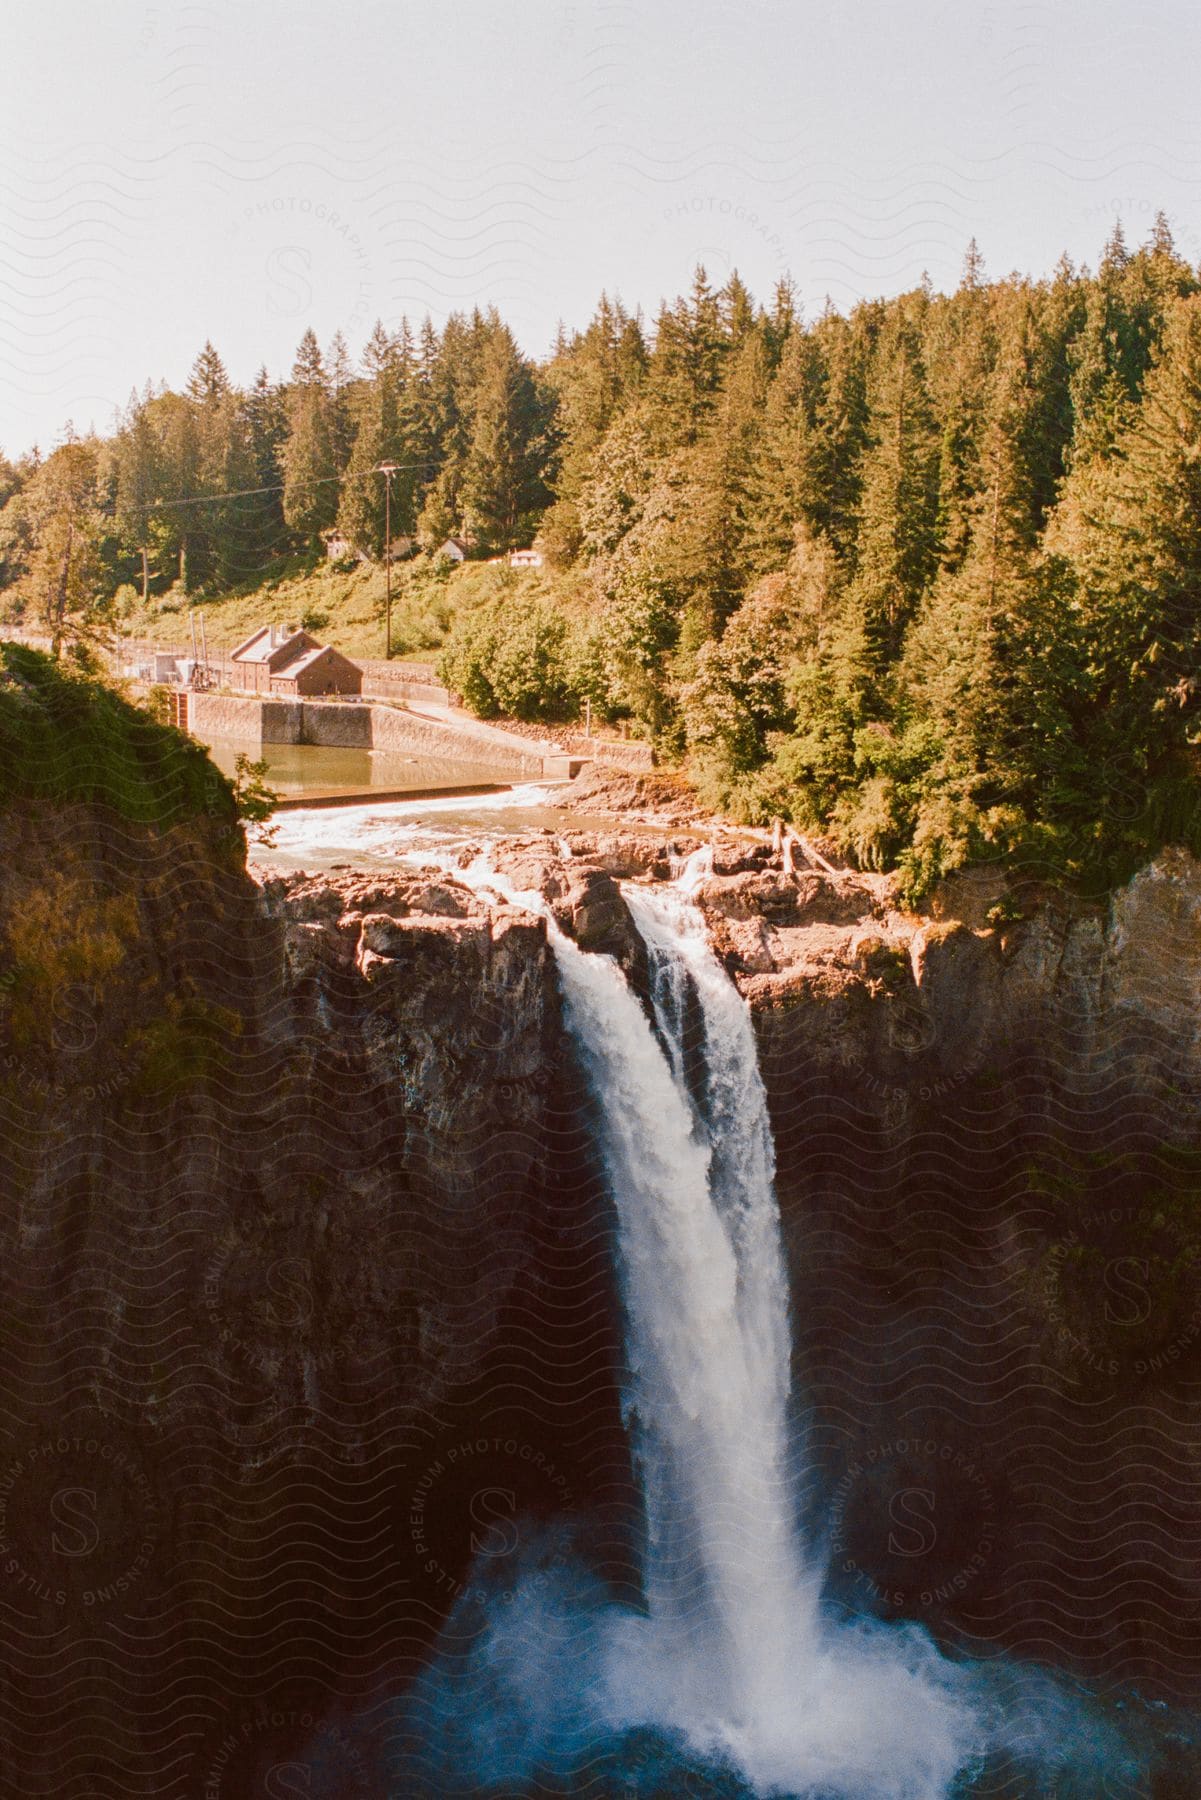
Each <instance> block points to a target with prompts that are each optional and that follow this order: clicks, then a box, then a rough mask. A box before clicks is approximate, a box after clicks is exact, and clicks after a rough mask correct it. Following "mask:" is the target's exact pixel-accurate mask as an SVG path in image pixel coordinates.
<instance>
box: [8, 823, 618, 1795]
mask: <svg viewBox="0 0 1201 1800" xmlns="http://www.w3.org/2000/svg"><path fill="white" fill-rule="evenodd" d="M228 831H229V826H228V823H221V824H218V823H214V822H212V821H209V820H206V819H204V818H200V819H198V820H193V821H191V822H189V823H188V824H186V825H180V826H178V827H177V828H175V829H173V830H169V831H161V832H160V831H155V830H153V829H144V828H142V827H138V826H133V825H131V824H130V823H129V822H128V821H122V820H119V819H117V818H116V817H115V816H113V815H111V814H108V813H106V812H104V811H102V810H97V809H95V808H84V807H78V808H75V809H70V810H62V809H60V810H58V811H56V812H54V813H47V812H44V813H43V815H42V822H41V823H39V824H34V823H32V822H31V821H30V820H28V819H24V820H19V819H18V818H16V817H15V816H13V815H9V816H8V817H7V818H6V819H5V821H4V831H3V873H2V875H0V943H2V944H3V947H4V955H3V963H2V965H0V966H2V967H3V970H4V973H5V987H4V1000H5V1005H4V1012H3V1025H4V1047H3V1063H2V1073H3V1095H4V1119H3V1130H2V1134H0V1135H2V1153H3V1194H4V1204H3V1232H4V1251H5V1254H4V1259H3V1268H2V1269H0V1283H2V1286H3V1296H2V1301H0V1307H2V1313H3V1320H4V1326H3V1329H4V1334H5V1346H6V1348H5V1373H4V1378H3V1388H2V1393H0V1401H2V1414H3V1416H2V1418H0V1432H2V1438H0V1600H2V1601H3V1602H4V1605H5V1618H6V1633H7V1639H8V1648H7V1651H6V1655H5V1681H4V1683H3V1684H2V1685H0V1741H2V1742H3V1744H4V1746H5V1763H6V1765H7V1766H8V1768H9V1770H10V1776H11V1779H12V1781H13V1782H15V1785H14V1786H12V1787H11V1788H6V1789H5V1791H12V1792H14V1793H17V1792H20V1793H22V1794H42V1793H45V1794H51V1793H53V1794H60V1793H61V1794H74V1793H79V1794H83V1793H87V1794H94V1793H101V1792H106V1793H107V1792H113V1793H118V1792H120V1793H125V1794H154V1795H156V1796H158V1795H169V1794H178V1795H181V1796H183V1795H189V1796H190V1795H193V1794H195V1795H200V1794H205V1795H209V1794H220V1795H222V1796H233V1795H243V1794H246V1793H251V1792H257V1791H260V1789H259V1787H258V1786H256V1785H255V1783H256V1782H261V1780H262V1779H264V1774H263V1772H264V1771H265V1770H269V1769H270V1768H271V1767H273V1766H275V1764H277V1763H279V1762H280V1759H281V1758H286V1757H287V1756H288V1755H291V1754H294V1753H298V1747H299V1746H303V1745H304V1744H305V1743H306V1741H308V1740H310V1739H311V1737H312V1735H313V1733H312V1721H313V1719H325V1718H327V1717H329V1716H331V1715H337V1714H338V1713H339V1710H340V1709H341V1710H343V1711H345V1712H346V1713H347V1714H349V1713H351V1712H353V1713H354V1714H356V1715H360V1714H362V1713H363V1711H364V1709H367V1710H368V1711H369V1710H370V1708H371V1707H372V1706H373V1705H375V1706H377V1707H378V1706H380V1705H381V1704H382V1703H383V1702H384V1701H385V1700H386V1699H387V1698H388V1696H390V1695H392V1694H394V1693H395V1692H396V1691H397V1690H398V1688H399V1687H400V1686H401V1685H403V1683H404V1682H405V1680H406V1679H408V1678H409V1677H411V1675H412V1673H413V1670H414V1668H415V1667H416V1666H417V1663H418V1662H419V1660H420V1657H421V1655H422V1653H423V1648H424V1646H425V1644H426V1643H427V1642H428V1640H429V1638H430V1636H431V1634H432V1632H433V1631H434V1630H435V1629H436V1628H437V1625H438V1622H439V1620H440V1618H441V1617H442V1615H443V1614H444V1613H445V1611H446V1609H447V1607H448V1606H449V1604H450V1602H451V1600H452V1599H453V1598H454V1596H455V1594H456V1592H457V1591H458V1589H459V1584H460V1583H461V1582H462V1580H463V1578H464V1576H465V1574H466V1572H467V1569H468V1567H469V1564H470V1562H471V1560H472V1557H473V1554H475V1553H477V1552H479V1551H481V1550H483V1551H484V1552H491V1553H505V1554H508V1553H510V1552H512V1551H513V1550H514V1549H515V1548H516V1545H515V1544H514V1543H513V1542H511V1541H510V1539H511V1537H512V1535H513V1534H514V1533H517V1534H520V1533H521V1532H525V1531H526V1529H527V1525H526V1521H527V1520H528V1519H536V1518H546V1519H550V1518H552V1517H558V1516H561V1515H570V1514H571V1513H572V1512H573V1511H574V1510H578V1509H579V1508H580V1507H581V1505H582V1502H583V1499H584V1496H585V1495H588V1494H591V1493H593V1492H596V1491H601V1492H604V1491H605V1490H608V1492H609V1494H610V1496H612V1495H613V1493H614V1492H615V1489H616V1488H617V1487H619V1486H620V1482H621V1479H622V1478H623V1472H624V1444H623V1440H622V1434H621V1429H620V1419H619V1416H618V1413H617V1408H616V1399H615V1397H614V1396H615V1389H614V1384H613V1376H612V1363H613V1359H614V1356H615V1354H616V1348H615V1346H616V1331H615V1327H614V1325H613V1322H612V1309H611V1296H610V1294H609V1292H608V1270H607V1259H605V1258H604V1257H603V1256H602V1255H601V1254H600V1252H599V1250H598V1244H597V1236H596V1232H597V1213H598V1208H599V1206H600V1205H601V1197H600V1194H599V1190H598V1186H597V1183H596V1181H595V1177H594V1175H593V1173H592V1171H591V1167H590V1163H589V1160H588V1153H587V1142H586V1133H585V1130H584V1126H583V1123H582V1117H581V1108H580V1104H579V1096H578V1094H577V1092H576V1091H575V1088H574V1086H573V1083H574V1076H573V1073H572V1067H571V1064H570V1061H569V1059H568V1058H567V1057H566V1055H565V1045H564V1040H563V1034H562V1025H561V1020H560V1015H559V1006H558V997H557V990H556V986H555V982H554V976H553V968H552V961H551V957H550V954H549V950H548V946H547V941H546V932H545V927H544V925H543V924H542V922H541V921H540V920H538V919H536V918H533V917H531V916H530V915H528V914H519V913H517V912H515V911H513V910H511V909H506V908H503V907H491V908H488V907H485V906H482V905H481V904H479V903H478V902H477V901H475V900H474V898H473V897H472V896H471V894H470V893H468V892H467V890H466V889H464V888H462V887H458V886H456V885H455V884H453V883H447V882H442V881H439V880H437V879H429V880H422V879H413V880H404V879H401V880H397V881H394V882H379V881H367V880H352V879H348V880H343V881H341V882H339V883H337V884H331V883H329V882H311V883H306V882H304V881H297V882H293V883H292V884H290V886H287V885H284V884H279V885H275V886H270V885H269V886H268V888H267V889H266V891H265V892H261V891H260V890H259V889H258V888H256V886H255V885H254V883H253V882H251V881H250V879H249V878H248V877H247V876H246V874H245V872H244V871H243V870H241V869H239V868H238V867H237V866H236V858H231V856H230V855H229V853H228ZM48 1695H49V1696H52V1700H53V1704H52V1706H51V1707H50V1716H49V1717H48V1716H47V1696H48ZM268 1703H271V1705H272V1707H273V1710H274V1712H277V1713H278V1714H279V1718H278V1720H277V1721H276V1722H275V1723H274V1724H272V1723H271V1722H270V1719H269V1718H268V1717H267V1715H266V1713H264V1710H263V1709H264V1708H265V1707H267V1706H268ZM306 1717H307V1721H308V1722H307V1723H306V1722H305V1721H306ZM381 1722H383V1723H385V1724H386V1718H385V1717H384V1715H383V1714H382V1713H381V1714H379V1715H377V1716H376V1719H375V1723H376V1725H377V1726H378V1725H380V1724H381ZM326 1752H328V1756H329V1757H331V1758H333V1759H334V1761H335V1762H337V1763H338V1766H339V1769H341V1774H340V1775H339V1779H340V1780H343V1781H344V1785H343V1786H340V1787H338V1789H337V1791H338V1792H339V1793H343V1792H345V1793H346V1794H359V1793H362V1794H364V1795H367V1794H374V1793H377V1792H379V1791H383V1790H382V1789H381V1787H380V1785H379V1782H380V1779H381V1778H380V1777H379V1775H378V1771H377V1770H376V1769H375V1768H374V1766H373V1765H372V1762H371V1756H372V1755H373V1754H374V1752H373V1750H372V1747H371V1743H370V1741H364V1742H363V1743H360V1742H359V1741H358V1738H357V1736H356V1738H355V1740H354V1742H353V1743H352V1741H351V1739H350V1738H349V1737H346V1736H345V1735H344V1734H343V1735H338V1734H337V1733H335V1735H334V1736H332V1737H328V1736H327V1738H326V1739H324V1740H323V1750H322V1754H323V1755H324V1754H326ZM339 1759H340V1760H339ZM343 1765H344V1767H343ZM6 1779H8V1778H6ZM280 1791H286V1788H285V1787H281V1789H280Z"/></svg>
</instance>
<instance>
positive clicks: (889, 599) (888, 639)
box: [856, 313, 939, 660]
mask: <svg viewBox="0 0 1201 1800" xmlns="http://www.w3.org/2000/svg"><path fill="white" fill-rule="evenodd" d="M870 406H871V413H870V423H869V427H868V429H869V432H870V442H869V447H868V449H867V451H866V453H865V455H864V458H863V464H862V472H861V481H862V490H861V499H860V505H859V520H858V536H857V543H856V586H857V589H858V597H859V600H860V602H861V604H862V607H863V612H864V617H865V619H866V621H867V629H868V632H869V634H870V636H871V638H872V640H873V642H874V643H875V644H876V645H877V646H878V650H879V654H880V656H881V658H882V659H884V660H888V659H889V658H891V657H892V656H894V655H895V654H896V651H897V649H898V648H899V645H900V640H901V634H902V632H903V630H904V627H905V625H906V624H907V622H908V620H909V619H910V618H911V617H912V616H913V614H914V612H915V611H916V610H917V607H918V604H919V602H920V600H921V598H922V595H923V593H924V592H925V590H926V587H927V585H928V583H929V582H930V581H931V579H932V578H933V575H934V572H935V570H936V568H937V566H938V553H939V538H938V439H937V434H936V430H935V422H934V416H933V413H932V410H931V407H930V401H929V395H928V393H927V389H926V377H925V368H924V365H923V361H922V354H921V344H920V339H919V336H918V333H917V330H916V328H915V326H914V325H913V324H912V323H911V322H910V320H909V319H907V318H906V317H905V315H904V314H903V313H902V314H900V315H898V316H897V317H895V318H894V320H893V321H892V322H891V324H890V327H889V329H888V330H887V333H886V335H885V336H884V337H883V338H882V339H881V342H880V344H879V346H878V348H877V354H876V359H875V364H874V368H873V375H872V387H871V394H870Z"/></svg>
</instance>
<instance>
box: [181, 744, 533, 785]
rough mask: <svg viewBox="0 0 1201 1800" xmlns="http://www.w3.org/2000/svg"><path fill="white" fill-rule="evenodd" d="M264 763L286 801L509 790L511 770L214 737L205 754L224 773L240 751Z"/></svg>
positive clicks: (375, 752)
mask: <svg viewBox="0 0 1201 1800" xmlns="http://www.w3.org/2000/svg"><path fill="white" fill-rule="evenodd" d="M240 751H241V752H243V753H244V754H245V755H247V756H249V757H250V759H251V761H252V762H258V761H260V760H261V761H263V762H265V763H266V765H267V782H268V784H269V786H271V787H273V788H274V789H275V791H276V792H277V793H278V794H280V795H282V796H283V797H284V798H285V799H295V798H299V797H301V796H303V797H305V798H309V799H313V800H319V799H328V798H332V797H335V796H338V795H346V796H350V795H356V794H362V795H364V796H366V795H369V794H370V793H371V792H372V791H373V790H375V791H378V792H380V793H388V794H397V793H414V794H418V793H429V792H431V791H434V792H436V791H437V790H438V789H441V788H464V787H477V786H479V787H483V786H485V785H493V786H503V787H507V786H510V785H511V784H512V783H513V782H514V781H515V780H516V779H517V777H516V776H515V775H514V773H513V770H512V769H510V768H500V767H498V766H497V765H496V764H495V763H489V762H458V761H451V760H449V759H448V758H446V757H438V756H405V755H403V754H401V753H400V752H398V751H395V750H354V749H330V748H327V747H325V746H324V745H320V744H262V745H260V743H259V740H258V739H257V738H214V739H213V741H212V743H211V745H210V746H209V753H210V755H211V756H212V759H213V761H214V762H215V763H216V765H217V767H218V768H219V769H221V770H222V771H223V772H224V773H225V774H226V775H232V774H233V771H234V759H235V758H236V757H237V755H238V753H239V752H240Z"/></svg>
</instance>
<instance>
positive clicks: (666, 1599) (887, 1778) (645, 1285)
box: [552, 871, 975, 1800]
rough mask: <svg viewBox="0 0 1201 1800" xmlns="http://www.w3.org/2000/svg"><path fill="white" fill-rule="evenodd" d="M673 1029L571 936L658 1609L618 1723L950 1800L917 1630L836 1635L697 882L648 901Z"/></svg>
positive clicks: (647, 923) (775, 1223) (644, 928)
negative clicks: (800, 1469) (796, 1458)
mask: <svg viewBox="0 0 1201 1800" xmlns="http://www.w3.org/2000/svg"><path fill="white" fill-rule="evenodd" d="M626 898H627V901H628V903H629V906H630V909H631V912H632V914H633V916H634V920H635V923H636V924H637V927H638V930H639V932H640V934H641V936H642V938H643V940H644V942H645V944H646V946H647V950H648V953H649V957H650V964H651V985H652V1002H653V1010H654V1015H655V1021H656V1024H657V1026H658V1031H657V1032H656V1031H655V1030H653V1029H652V1027H651V1024H650V1022H649V1020H648V1018H647V1015H646V1012H645V1011H644V1009H643V1006H642V1005H641V1003H640V1002H639V1000H638V998H637V997H636V995H635V994H634V993H632V992H631V990H630V988H629V987H628V985H627V983H626V981H625V978H624V976H623V975H622V973H621V971H620V969H619V968H618V967H617V965H616V964H615V963H614V962H613V961H612V960H611V959H609V958H607V957H603V956H591V955H586V954H584V953H583V952H581V951H580V950H579V949H578V948H577V947H576V946H575V945H574V944H573V943H571V942H570V941H569V940H568V939H567V938H565V937H563V936H562V934H560V933H558V932H556V931H553V930H552V939H553V943H554V951H555V956H556V959H557V963H558V970H559V976H560V982H561V986H562V990H563V997H564V1006H565V1012H566V1018H567V1023H568V1027H569V1029H570V1031H571V1033H572V1035H573V1038H574V1040H575V1043H576V1046H577V1049H578V1053H579V1056H580V1059H581V1062H582V1064H583V1067H584V1070H585V1073H586V1076H587V1079H588V1082H589V1085H590V1087H591V1089H592V1092H593V1094H594V1096H595V1099H596V1101H597V1113H598V1123H597V1132H598V1137H599V1147H600V1151H601V1155H602V1159H603V1162H604V1166H605V1169H606V1172H607V1176H608V1180H609V1184H610V1186H611V1190H612V1194H613V1200H614V1204H615V1207H616V1212H617V1239H618V1243H617V1250H618V1260H619V1269H620V1279H621V1287H622V1293H623V1299H624V1306H625V1314H626V1321H627V1323H626V1330H627V1359H626V1360H627V1363H628V1367H629V1378H628V1388H627V1393H626V1417H627V1423H628V1427H629V1430H630V1432H631V1438H632V1444H633V1449H634V1455H635V1460H636V1466H637V1470H638V1474H639V1477H640V1480H641V1484H642V1489H643V1494H644V1499H645V1515H646V1549H645V1567H644V1586H645V1596H646V1616H645V1617H634V1616H630V1615H626V1616H624V1617H620V1618H618V1619H616V1620H610V1621H609V1624H608V1627H607V1633H608V1635H607V1646H606V1655H605V1682H606V1684H607V1694H608V1700H607V1707H608V1716H609V1721H610V1723H611V1724H613V1725H614V1726H619V1725H622V1724H633V1723H640V1722H645V1723H654V1724H658V1725H660V1726H661V1727H664V1728H666V1729H670V1730H674V1731H676V1732H679V1733H682V1734H683V1736H684V1737H685V1738H686V1739H687V1740H688V1742H689V1743H690V1744H691V1745H692V1746H693V1747H694V1748H695V1749H697V1750H699V1751H700V1752H702V1753H703V1754H707V1755H712V1756H714V1757H715V1758H718V1759H720V1760H721V1761H723V1762H725V1763H727V1764H731V1763H732V1764H733V1765H734V1767H735V1768H736V1769H738V1771H739V1772H740V1773H741V1774H742V1775H743V1776H744V1777H745V1778H746V1779H748V1780H749V1781H750V1782H751V1783H752V1784H753V1785H754V1786H756V1787H757V1788H759V1789H761V1790H762V1791H764V1792H776V1793H789V1794H814V1795H817V1794H821V1795H823V1796H827V1795H855V1796H859V1795H864V1796H866V1795H868V1794H870V1795H872V1796H875V1797H876V1800H885V1797H886V1796H893V1797H896V1800H900V1797H902V1796H903V1797H905V1800H919V1797H920V1800H934V1797H936V1796H941V1795H944V1794H945V1793H946V1792H947V1791H948V1788H949V1786H950V1783H951V1781H952V1780H953V1779H954V1776H955V1773H956V1771H957V1770H958V1769H960V1768H961V1767H962V1766H963V1762H964V1760H965V1758H966V1757H967V1756H968V1755H969V1752H970V1741H971V1739H972V1737H973V1735H974V1725H975V1721H974V1719H973V1715H972V1709H971V1708H970V1706H968V1705H967V1704H966V1703H965V1701H964V1700H963V1698H962V1697H961V1695H960V1693H959V1691H958V1686H957V1672H956V1671H955V1670H953V1669H952V1666H951V1665H949V1664H947V1663H944V1662H943V1661H942V1659H941V1658H940V1657H939V1656H938V1655H937V1652H936V1651H935V1650H934V1649H933V1646H932V1645H930V1643H929V1641H928V1640H927V1639H926V1638H925V1637H924V1635H923V1634H921V1633H920V1632H916V1631H913V1632H905V1631H903V1630H902V1631H891V1632H887V1633H885V1632H882V1631H877V1630H874V1629H873V1628H872V1627H871V1626H870V1625H867V1624H864V1625H863V1626H862V1627H859V1628H851V1629H848V1628H846V1627H845V1626H844V1627H842V1628H841V1629H839V1628H837V1627H835V1626H832V1625H831V1624H830V1623H829V1622H823V1618H822V1614H821V1609H820V1603H819V1601H820V1588H821V1577H822V1569H821V1565H820V1561H819V1559H818V1557H817V1556H816V1554H815V1553H814V1552H812V1551H810V1552H807V1551H806V1548H805V1545H804V1543H803V1541H802V1537H801V1534H800V1531H799V1529H798V1525H797V1521H796V1518H795V1516H794V1509H793V1497H792V1494H791V1490H790V1481H789V1457H788V1444H789V1418H788V1413H789V1404H790V1321H789V1305H788V1289H787V1282H786V1275H785V1266H784V1258H783V1250H782V1246H781V1238H780V1222H779V1214H778V1209H777V1205H776V1198H775V1190H774V1179H773V1177H774V1166H773V1151H772V1139H771V1132H770V1126H769V1121H768V1114H767V1101H766V1095H765V1092H764V1088H763V1082H762V1079H761V1077H760V1074H759V1068H758V1060H757V1055H756V1046H755V1040H754V1034H753V1030H752V1024H751V1018H750V1013H749V1010H748V1008H747V1006H746V1004H745V1002H744V1001H743V1000H742V998H741V996H740V995H739V994H738V992H737V990H736V988H735V987H734V985H733V983H732V982H731V981H730V979H729V978H728V976H727V975H726V973H725V971H724V970H723V969H722V967H721V965H720V964H719V963H718V962H717V960H716V958H715V957H714V955H713V953H712V951H711V950H710V948H709V945H708V942H707V939H706V935H705V930H704V923H703V919H702V917H701V915H700V913H699V912H698V911H697V910H696V909H695V908H694V907H693V906H692V904H691V902H690V900H689V898H688V871H685V872H684V875H683V876H682V878H681V881H680V884H679V886H678V887H677V888H676V889H674V890H672V889H669V890H667V891H666V892H664V891H662V890H660V891H657V892H651V891H649V890H643V889H635V888H632V887H631V888H629V889H627V892H626Z"/></svg>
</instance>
